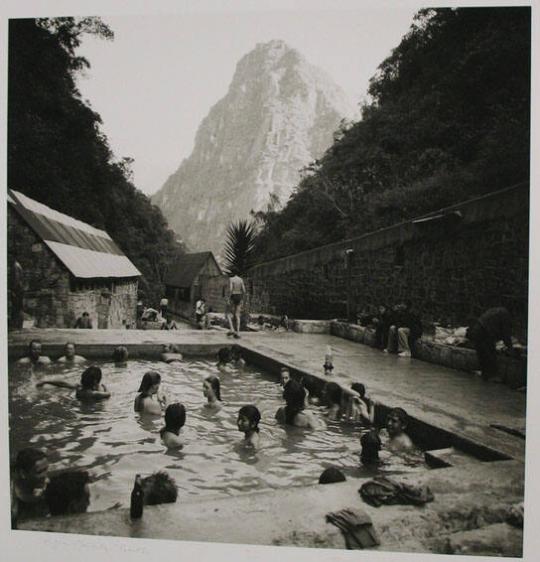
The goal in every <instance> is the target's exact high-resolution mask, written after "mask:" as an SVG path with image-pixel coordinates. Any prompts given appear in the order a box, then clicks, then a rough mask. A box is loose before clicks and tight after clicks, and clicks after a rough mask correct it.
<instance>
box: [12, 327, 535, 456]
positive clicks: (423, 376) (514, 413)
mask: <svg viewBox="0 0 540 562" xmlns="http://www.w3.org/2000/svg"><path fill="white" fill-rule="evenodd" d="M33 338H39V339H40V340H41V341H42V343H43V346H44V353H51V355H53V356H54V355H55V354H56V355H59V354H60V353H61V346H63V344H64V343H65V342H66V341H73V342H75V343H76V344H77V345H78V349H79V353H81V354H83V355H84V354H87V355H88V356H89V357H91V356H96V355H97V356H99V354H102V353H103V346H106V347H107V348H111V347H114V346H116V345H126V346H128V347H129V349H130V352H131V354H132V355H136V354H137V353H138V352H142V351H143V350H144V349H152V350H154V351H158V350H159V349H160V345H161V344H163V343H165V342H168V343H176V344H178V345H180V346H181V348H182V349H183V351H184V352H185V353H188V354H189V353H193V354H200V353H204V352H205V350H208V349H209V348H210V349H212V350H213V349H217V348H218V347H220V346H222V345H230V344H231V343H232V342H235V343H239V344H241V345H242V346H245V347H248V348H250V349H254V350H256V351H258V352H260V353H262V354H264V355H266V356H269V357H271V358H273V359H275V360H277V361H279V362H282V363H285V364H288V365H290V366H292V367H296V368H298V369H301V370H303V371H308V372H312V373H315V374H322V364H323V362H324V355H325V350H326V346H327V345H331V347H332V351H333V356H334V366H335V369H334V374H333V375H332V379H333V380H336V381H338V382H340V383H342V384H344V385H346V386H349V385H350V384H351V383H352V382H362V383H364V384H365V385H366V387H367V389H368V394H369V395H370V396H371V397H372V398H374V399H375V400H377V401H379V402H382V403H384V404H386V405H390V406H401V407H403V408H405V409H406V410H407V412H408V413H409V414H410V415H411V416H414V417H415V418H417V419H419V420H422V421H424V422H426V423H429V424H431V425H434V426H436V427H440V428H442V429H444V430H447V431H449V432H451V433H453V434H456V435H459V436H462V437H464V438H467V439H469V440H471V441H474V442H477V443H481V444H484V445H485V446H487V447H489V448H491V449H495V450H497V451H500V452H502V453H504V454H506V455H508V456H510V457H512V458H514V459H516V460H520V461H523V460H524V457H525V440H523V439H521V438H519V437H517V436H513V435H509V434H507V433H504V432H502V431H500V430H498V429H494V428H492V427H490V426H491V425H492V424H497V425H502V426H506V427H509V428H516V429H519V430H522V431H523V430H524V428H525V413H526V412H525V410H526V395H525V394H523V393H519V392H517V391H515V390H512V389H510V388H507V387H506V386H503V385H500V384H496V383H492V382H486V381H483V380H482V379H481V378H479V377H476V376H475V375H471V374H470V373H466V372H463V371H458V370H455V369H449V368H446V367H442V366H439V365H434V364H432V363H426V362H423V361H420V360H416V359H403V358H399V357H397V356H396V355H386V354H383V353H381V352H380V351H378V350H376V349H373V348H371V347H369V346H365V345H362V344H358V343H355V342H351V341H348V340H344V339H341V338H338V337H335V336H330V335H326V334H297V333H293V332H256V333H255V332H253V333H243V334H242V338H241V339H239V340H232V339H231V338H227V336H226V333H225V332H223V331H215V330H210V331H197V330H180V331H151V330H56V329H50V330H24V331H20V332H12V333H10V335H9V347H10V353H12V354H13V356H18V355H20V354H22V353H23V352H24V349H25V348H26V345H27V343H28V342H29V341H30V340H31V339H33ZM107 353H109V352H107ZM102 356H103V355H102Z"/></svg>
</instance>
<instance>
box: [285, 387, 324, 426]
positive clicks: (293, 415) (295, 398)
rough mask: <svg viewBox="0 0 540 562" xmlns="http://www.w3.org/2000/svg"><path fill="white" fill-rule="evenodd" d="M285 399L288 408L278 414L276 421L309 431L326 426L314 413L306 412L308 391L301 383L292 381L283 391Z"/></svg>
mask: <svg viewBox="0 0 540 562" xmlns="http://www.w3.org/2000/svg"><path fill="white" fill-rule="evenodd" d="M283 398H284V399H285V402H286V406H285V407H281V408H279V409H278V411H277V412H276V419H277V420H278V421H279V422H280V423H285V424H286V425H294V426H296V427H305V428H309V429H320V428H321V427H322V426H324V424H323V422H322V421H320V420H318V419H317V418H316V417H315V416H314V415H313V413H312V412H309V411H304V408H305V398H306V391H305V390H304V387H303V386H302V385H301V384H300V383H298V382H296V381H295V380H291V381H290V382H289V383H288V384H287V386H286V387H285V390H284V391H283Z"/></svg>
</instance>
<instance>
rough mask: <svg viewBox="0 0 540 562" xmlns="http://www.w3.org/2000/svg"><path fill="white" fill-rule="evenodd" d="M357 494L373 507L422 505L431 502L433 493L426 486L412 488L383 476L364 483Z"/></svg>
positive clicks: (409, 485) (410, 485)
mask: <svg viewBox="0 0 540 562" xmlns="http://www.w3.org/2000/svg"><path fill="white" fill-rule="evenodd" d="M358 492H359V493H360V495H361V496H362V499H363V500H364V501H365V502H366V503H368V504H370V505H373V506H375V507H379V506H381V505H383V504H386V505H391V504H406V505H424V504H426V503H428V502H432V501H433V493H432V492H431V490H430V489H429V487H428V486H413V485H412V484H405V483H403V482H397V481H396V480H392V479H391V478H387V477H385V476H377V477H376V478H374V479H373V480H370V481H369V482H365V483H364V484H362V486H361V488H360V489H359V490H358Z"/></svg>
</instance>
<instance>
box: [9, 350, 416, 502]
mask: <svg viewBox="0 0 540 562" xmlns="http://www.w3.org/2000/svg"><path fill="white" fill-rule="evenodd" d="M96 364H98V365H99V366H100V367H101V368H102V371H103V379H102V382H103V383H104V384H105V385H106V386H107V388H108V390H109V391H110V392H111V394H112V397H111V398H110V399H109V400H103V401H100V402H96V403H81V402H79V401H78V400H77V399H76V398H75V392H74V391H72V390H69V389H63V388H57V387H52V386H43V387H40V388H36V386H35V384H36V383H37V382H38V381H40V380H42V379H44V378H54V377H60V378H62V379H63V380H66V381H70V382H74V383H77V382H78V381H79V378H80V373H81V372H82V370H83V369H84V365H83V366H76V367H63V366H58V365H53V366H51V367H48V368H41V369H39V370H36V371H34V370H32V369H31V368H29V367H20V366H17V365H16V364H11V365H10V377H9V393H10V396H9V398H10V410H9V412H10V413H9V416H10V445H11V449H10V450H11V456H12V458H13V457H14V456H15V454H16V452H17V451H18V450H20V449H22V448H24V447H29V446H33V447H39V448H43V449H46V450H47V452H48V456H49V462H50V468H51V472H52V471H55V470H60V469H74V468H81V469H86V470H88V471H90V473H91V475H92V480H93V481H92V483H91V485H90V490H91V503H90V507H89V511H98V510H103V509H107V508H110V507H112V506H114V505H122V506H127V505H128V504H129V497H130V493H131V489H132V487H133V481H134V478H135V474H136V473H141V474H142V475H147V474H151V473H152V472H155V471H158V470H166V471H167V472H168V473H169V474H170V475H171V476H172V477H173V478H174V479H175V480H176V484H177V486H178V498H179V500H181V499H182V498H187V497H189V496H201V495H204V496H209V495H213V496H221V497H223V496H234V495H237V494H239V493H245V492H250V491H254V490H256V491H267V490H272V489H276V488H284V487H289V486H302V485H310V484H315V483H317V482H318V478H319V475H320V474H321V472H322V471H323V470H324V469H325V468H327V467H329V466H337V467H339V468H340V469H341V470H342V471H343V472H344V473H345V475H346V476H347V477H349V476H368V475H370V474H371V473H370V470H372V469H367V468H366V467H362V466H361V465H360V462H359V456H358V455H359V452H360V435H361V428H359V427H358V426H356V427H355V426H351V425H346V424H340V423H338V422H329V423H328V426H327V429H326V430H320V431H309V430H304V429H300V428H294V427H284V426H281V425H279V424H278V423H277V422H276V421H275V419H274V415H275V412H276V410H277V409H278V408H279V407H280V406H282V405H284V403H283V400H282V397H281V394H282V389H281V387H280V386H279V384H278V383H277V382H276V381H275V380H274V379H273V378H271V377H270V376H269V375H267V374H265V373H264V372H262V371H260V370H259V369H257V368H255V367H251V366H248V367H245V368H244V369H234V368H229V370H228V371H227V372H225V373H223V372H219V371H218V369H217V367H216V365H215V362H214V361H212V360H197V359H190V360H187V361H186V362H184V363H171V364H166V363H162V362H155V361H145V360H133V361H130V362H129V364H128V366H127V367H116V366H115V365H114V364H113V363H110V362H97V363H96ZM148 370H157V371H159V373H160V374H161V377H162V385H161V389H162V390H163V391H164V392H165V394H166V395H167V398H168V400H169V403H171V402H175V401H180V402H182V403H183V404H184V405H185V406H186V409H187V418H186V425H185V427H184V428H183V429H182V432H181V435H182V437H183V440H184V443H185V445H184V448H183V449H182V450H181V451H167V449H166V448H165V447H164V446H163V444H162V443H161V441H160V436H159V430H160V428H161V427H163V420H162V419H160V418H153V417H151V418H149V417H144V418H141V417H140V416H139V414H137V413H135V412H134V411H133V401H134V398H135V396H136V394H137V389H138V387H139V383H140V381H141V378H142V376H143V374H144V373H145V372H146V371H148ZM209 374H215V375H219V377H220V379H221V397H222V399H223V406H222V408H221V410H219V411H212V410H209V409H208V408H205V407H204V404H205V402H206V399H205V398H204V397H203V394H202V383H203V379H204V378H205V377H206V376H208V375H209ZM245 404H255V405H256V406H257V407H258V408H259V410H260V411H261V415H262V420H261V423H260V429H261V433H260V446H259V449H258V450H257V451H254V450H251V449H247V448H245V447H243V446H242V444H241V441H242V437H243V435H242V434H241V433H240V432H239V431H238V429H237V426H236V419H237V414H238V410H239V408H240V407H241V406H243V405H245ZM313 410H314V411H315V414H316V415H317V416H320V417H321V418H324V409H323V408H315V407H313ZM425 469H426V466H425V464H424V462H423V458H422V456H421V455H413V456H408V457H396V456H392V457H391V458H390V459H389V460H387V461H386V463H385V464H383V465H382V466H381V467H380V468H379V469H378V470H379V471H382V472H384V473H390V474H395V473H400V472H410V471H417V470H425Z"/></svg>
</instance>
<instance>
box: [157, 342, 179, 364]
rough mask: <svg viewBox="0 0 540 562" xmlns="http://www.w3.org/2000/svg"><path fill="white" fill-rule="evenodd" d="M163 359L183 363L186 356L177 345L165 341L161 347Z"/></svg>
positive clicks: (168, 361)
mask: <svg viewBox="0 0 540 562" xmlns="http://www.w3.org/2000/svg"><path fill="white" fill-rule="evenodd" d="M161 360H162V361H164V362H165V363H182V361H183V360H184V357H183V356H182V354H181V353H180V352H179V351H178V347H177V346H176V345H172V344H170V343H165V344H163V346H162V348H161Z"/></svg>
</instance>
